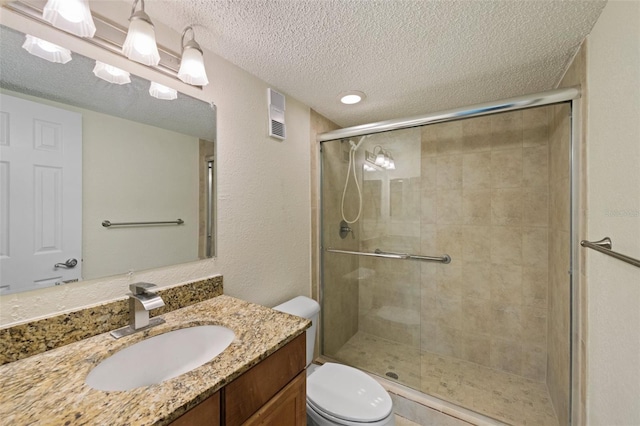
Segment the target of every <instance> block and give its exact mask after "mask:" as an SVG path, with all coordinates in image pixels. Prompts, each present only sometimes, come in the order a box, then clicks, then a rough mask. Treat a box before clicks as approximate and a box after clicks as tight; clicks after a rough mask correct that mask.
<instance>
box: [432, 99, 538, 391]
mask: <svg viewBox="0 0 640 426" xmlns="http://www.w3.org/2000/svg"><path fill="white" fill-rule="evenodd" d="M548 120H549V113H548V109H546V108H536V109H530V110H525V111H517V112H510V113H505V114H500V115H495V116H488V117H479V118H474V119H470V120H464V121H458V122H451V123H442V124H437V125H431V126H426V127H423V128H422V176H421V193H422V210H421V237H422V238H421V251H422V252H423V253H437V254H441V253H447V254H449V255H450V256H451V258H452V259H453V260H452V262H451V264H449V265H427V264H425V265H423V266H422V274H421V281H422V311H421V319H422V336H421V337H422V338H421V346H422V349H423V350H426V351H429V352H435V353H438V354H443V355H450V356H455V357H459V358H462V359H465V360H468V361H472V362H475V363H478V364H481V365H486V366H489V367H493V368H496V369H499V370H503V371H507V372H510V373H515V374H520V375H523V376H525V377H529V378H532V379H535V380H539V381H543V380H544V379H545V376H546V362H547V355H546V354H547V316H548V315H547V285H548V273H547V271H548V238H549V232H548V216H549V214H548V211H549V210H548V206H549V181H548V179H549V178H548V176H549V172H548V167H549V148H548Z"/></svg>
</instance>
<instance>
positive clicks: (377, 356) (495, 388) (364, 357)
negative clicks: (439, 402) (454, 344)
mask: <svg viewBox="0 0 640 426" xmlns="http://www.w3.org/2000/svg"><path fill="white" fill-rule="evenodd" d="M332 356H333V357H335V358H336V359H338V360H340V361H342V362H345V363H347V364H350V365H354V366H358V368H361V369H363V370H366V371H369V372H372V373H374V374H377V375H379V376H381V377H385V378H387V379H390V380H394V381H396V382H398V383H401V384H404V385H406V386H409V387H411V388H414V389H418V390H420V391H421V392H424V393H426V394H429V395H432V396H435V397H437V398H441V399H443V400H446V401H449V402H452V403H454V404H457V405H460V406H462V407H464V408H467V409H470V410H473V411H476V412H478V413H481V414H483V415H486V416H489V417H493V418H494V419H497V420H500V421H502V422H506V423H509V424H513V425H524V426H558V420H557V418H556V415H555V412H554V409H553V406H552V404H551V399H550V398H549V392H548V390H547V386H546V384H545V383H540V382H536V381H534V380H530V379H527V378H524V377H520V376H517V375H513V374H509V373H505V372H503V371H498V370H494V369H491V368H488V367H483V366H481V365H478V364H475V363H472V362H468V361H463V360H460V359H457V358H452V357H447V356H442V355H437V354H433V353H430V352H420V351H419V350H418V349H417V348H414V347H412V346H409V345H403V344H399V343H396V342H391V341H388V340H385V339H382V338H379V337H376V336H373V335H371V334H368V333H364V332H361V331H360V332H358V333H356V334H355V335H354V336H353V337H352V338H351V339H350V340H349V341H348V342H347V343H345V344H344V346H342V348H340V350H338V351H337V352H336V353H335V354H332ZM418 359H419V360H420V362H417V361H416V360H418ZM387 373H390V374H387ZM394 374H395V375H397V376H398V379H397V380H396V379H395V378H394V377H393V376H394Z"/></svg>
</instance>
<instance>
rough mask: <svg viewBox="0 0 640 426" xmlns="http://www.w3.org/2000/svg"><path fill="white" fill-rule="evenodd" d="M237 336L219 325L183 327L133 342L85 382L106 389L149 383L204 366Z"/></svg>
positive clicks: (93, 386) (102, 364) (116, 389)
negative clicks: (133, 343)
mask: <svg viewBox="0 0 640 426" xmlns="http://www.w3.org/2000/svg"><path fill="white" fill-rule="evenodd" d="M234 338H235V334H234V332H233V331H231V330H230V329H228V328H226V327H222V326H218V325H202V326H197V327H190V328H182V329H180V330H175V331H170V332H168V333H165V334H160V335H158V336H154V337H151V338H149V339H146V340H143V341H141V342H138V343H136V344H135V345H131V346H129V347H127V348H125V349H123V350H121V351H119V352H116V353H115V354H113V355H111V356H110V357H109V358H107V359H105V360H104V361H102V362H101V363H100V364H98V365H96V366H95V367H94V368H93V370H91V371H90V372H89V375H87V378H86V380H85V383H86V384H87V385H89V386H91V387H92V388H94V389H98V390H103V391H122V390H129V389H133V388H137V387H140V386H149V385H153V384H157V383H160V382H163V381H165V380H168V379H171V378H173V377H176V376H179V375H181V374H184V373H186V372H188V371H191V370H193V369H195V368H198V367H200V366H201V365H202V364H204V363H205V362H208V361H210V360H211V359H213V358H214V357H216V356H217V355H219V354H220V353H221V352H222V351H224V350H225V349H226V348H227V347H228V346H229V345H230V344H231V342H232V341H233V339H234Z"/></svg>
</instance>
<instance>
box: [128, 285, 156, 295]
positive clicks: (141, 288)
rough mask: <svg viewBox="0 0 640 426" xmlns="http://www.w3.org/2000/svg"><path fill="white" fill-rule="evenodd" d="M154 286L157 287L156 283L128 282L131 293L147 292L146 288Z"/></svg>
mask: <svg viewBox="0 0 640 426" xmlns="http://www.w3.org/2000/svg"><path fill="white" fill-rule="evenodd" d="M154 287H157V285H155V284H151V283H134V284H129V290H131V293H133V294H143V293H147V290H149V289H152V288H154Z"/></svg>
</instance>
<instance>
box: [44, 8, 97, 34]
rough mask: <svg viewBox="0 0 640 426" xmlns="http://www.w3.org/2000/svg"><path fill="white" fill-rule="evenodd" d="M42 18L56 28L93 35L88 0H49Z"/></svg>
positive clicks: (94, 31)
mask: <svg viewBox="0 0 640 426" xmlns="http://www.w3.org/2000/svg"><path fill="white" fill-rule="evenodd" d="M42 18H43V19H44V20H45V21H47V22H49V23H50V24H51V25H53V26H54V27H56V28H60V29H61V30H64V31H67V32H70V33H71V34H75V35H77V36H79V37H89V38H90V37H93V35H94V34H95V33H96V26H95V24H94V23H93V17H92V16H91V10H90V9H89V2H88V0H48V1H47V4H46V5H45V6H44V9H43V10H42Z"/></svg>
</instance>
